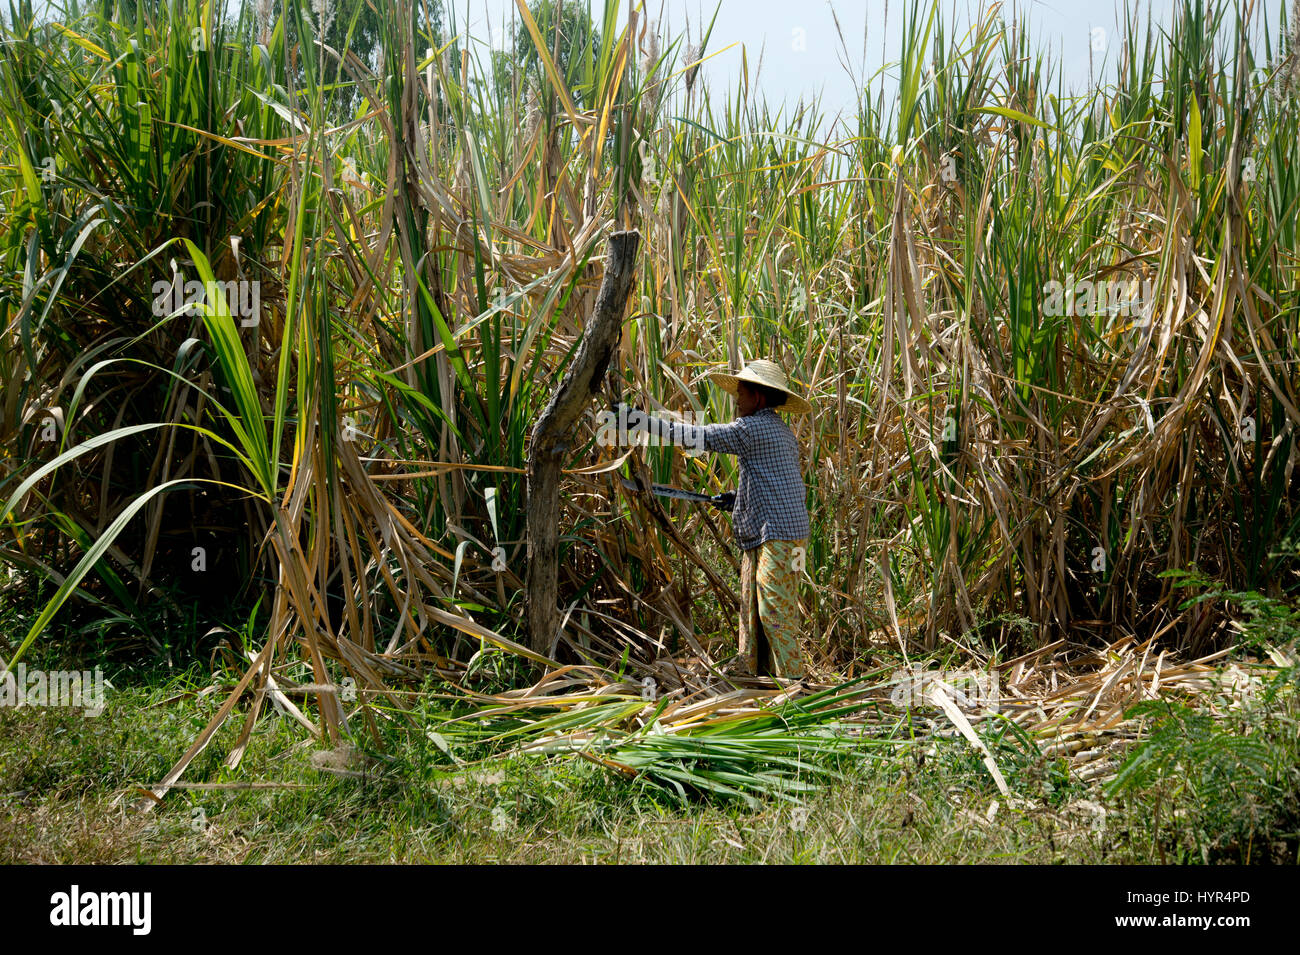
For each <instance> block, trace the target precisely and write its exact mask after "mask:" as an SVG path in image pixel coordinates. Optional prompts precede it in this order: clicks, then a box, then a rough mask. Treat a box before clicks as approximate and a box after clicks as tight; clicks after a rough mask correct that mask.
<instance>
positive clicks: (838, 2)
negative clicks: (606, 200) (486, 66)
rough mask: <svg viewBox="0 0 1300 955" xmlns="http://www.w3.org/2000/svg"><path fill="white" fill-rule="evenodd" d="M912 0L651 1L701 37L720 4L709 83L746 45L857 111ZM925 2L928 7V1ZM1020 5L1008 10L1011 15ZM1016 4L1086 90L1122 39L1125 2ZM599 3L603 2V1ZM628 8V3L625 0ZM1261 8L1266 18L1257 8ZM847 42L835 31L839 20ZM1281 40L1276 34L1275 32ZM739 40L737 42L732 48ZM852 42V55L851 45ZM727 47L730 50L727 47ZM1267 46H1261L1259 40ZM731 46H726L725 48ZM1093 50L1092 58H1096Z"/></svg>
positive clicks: (957, 2) (1039, 44)
mask: <svg viewBox="0 0 1300 955" xmlns="http://www.w3.org/2000/svg"><path fill="white" fill-rule="evenodd" d="M911 2H912V0H892V2H891V0H709V2H706V0H647V2H646V9H647V11H648V13H649V16H650V18H651V19H652V20H655V21H658V22H659V23H660V24H661V26H662V27H664V28H666V29H667V31H669V35H671V36H677V35H680V34H682V33H685V32H687V30H688V27H689V31H690V33H691V36H692V37H693V38H695V39H696V40H698V38H699V36H700V33H701V25H702V24H703V25H707V22H708V19H709V18H711V17H712V16H713V12H714V10H715V9H716V10H717V21H716V23H715V25H714V28H713V34H712V36H711V38H710V41H709V49H708V50H706V53H714V54H717V55H715V56H714V57H713V58H712V59H710V60H708V61H706V63H705V64H704V66H703V68H702V70H703V73H704V79H705V81H706V82H707V83H708V84H709V86H710V88H711V89H717V88H719V87H720V86H721V85H724V84H729V85H731V86H733V87H734V85H735V84H736V82H737V80H738V78H739V76H740V71H741V63H742V54H741V49H742V47H743V48H744V51H745V55H746V56H747V59H748V63H749V68H750V71H751V81H752V80H753V77H752V72H753V70H754V69H755V67H756V66H757V65H758V60H759V57H760V55H761V57H762V69H761V72H760V74H759V76H758V79H757V86H758V88H759V89H760V90H761V91H762V92H763V94H764V95H765V96H766V98H767V100H768V102H769V103H772V104H775V103H777V102H780V101H782V100H785V101H786V102H788V103H790V104H791V105H793V104H794V103H795V102H797V101H798V100H799V99H800V98H804V99H808V98H811V97H812V96H813V95H816V94H821V99H822V105H823V108H824V110H826V111H827V112H830V113H834V112H835V111H837V110H840V109H843V110H846V111H848V112H849V113H850V114H851V112H852V109H853V104H854V102H855V100H856V94H855V91H856V89H857V88H858V78H860V77H861V76H862V75H863V74H864V73H865V75H867V76H870V75H871V74H873V73H874V72H875V71H876V70H878V69H879V68H880V66H881V65H882V63H890V62H897V60H898V59H899V55H900V44H901V38H902V33H903V13H904V9H905V7H910V5H911ZM1254 2H1255V3H1256V6H1257V10H1258V11H1260V12H1257V13H1256V14H1255V24H1256V28H1257V30H1261V29H1262V27H1263V23H1264V21H1265V20H1267V23H1268V27H1269V30H1270V31H1271V33H1272V34H1273V36H1274V38H1276V34H1277V18H1278V11H1279V9H1280V7H1281V0H1254ZM939 3H940V10H941V11H942V12H943V13H944V14H945V20H946V21H947V22H949V23H952V22H954V21H955V22H956V23H957V24H959V25H960V29H959V30H957V31H954V33H955V34H956V35H958V36H960V35H961V34H963V33H964V32H965V25H968V24H969V23H970V22H971V20H972V19H973V18H974V17H975V16H976V15H977V14H978V12H979V9H980V7H981V4H980V3H979V0H969V2H968V0H939ZM1179 5H1180V0H1143V2H1142V3H1141V5H1140V6H1139V9H1141V10H1144V11H1145V10H1147V9H1149V11H1150V17H1151V19H1152V20H1153V21H1154V22H1155V23H1157V24H1160V25H1163V26H1166V27H1167V26H1168V25H1169V24H1170V23H1172V21H1173V14H1174V10H1175V9H1176V8H1177V7H1178V6H1179ZM448 6H449V7H451V8H453V9H454V10H455V11H456V12H455V19H456V23H457V26H458V27H460V28H463V25H464V24H465V22H466V20H467V19H468V22H469V32H470V34H471V35H472V36H473V37H474V38H476V39H478V40H481V41H484V42H486V41H488V39H489V36H490V38H491V42H492V45H493V46H495V47H497V48H501V47H502V46H503V45H504V43H505V40H504V38H505V37H506V36H507V35H508V34H507V30H508V24H509V19H510V14H511V12H512V10H513V9H514V2H513V0H448ZM922 6H923V7H924V6H926V3H925V2H923V3H922ZM1012 6H1013V4H1011V3H1008V4H1006V5H1005V6H1004V7H1003V9H1004V11H1006V12H1007V13H1008V14H1009V11H1010V10H1011V8H1012ZM1014 6H1015V7H1016V8H1017V9H1019V10H1020V11H1021V12H1022V13H1023V14H1024V15H1025V16H1026V17H1027V18H1028V22H1029V25H1030V29H1031V31H1032V33H1033V35H1034V37H1035V42H1034V43H1033V44H1032V46H1033V48H1034V49H1036V50H1040V51H1044V52H1046V53H1049V54H1050V55H1051V57H1052V58H1053V60H1055V61H1056V62H1058V63H1060V64H1062V67H1063V75H1064V79H1065V84H1066V88H1067V91H1069V90H1070V89H1074V90H1078V91H1082V90H1084V89H1086V88H1087V87H1088V86H1090V85H1092V81H1090V69H1091V70H1092V71H1093V73H1092V75H1095V76H1100V75H1101V70H1102V68H1103V64H1104V63H1106V62H1109V63H1111V64H1112V65H1113V63H1114V61H1115V60H1116V58H1117V56H1118V54H1119V50H1120V45H1121V42H1122V39H1123V32H1122V31H1121V29H1120V27H1119V26H1118V23H1119V22H1120V20H1121V18H1122V16H1123V4H1122V2H1121V3H1116V2H1115V0H1104V2H1097V0H1017V2H1016V3H1014ZM597 7H599V3H597ZM624 9H626V2H625V3H624ZM1260 13H1262V14H1263V16H1260ZM837 19H838V21H839V26H840V28H841V29H842V31H843V36H844V41H843V42H841V39H840V35H839V33H838V32H837V30H836V20H837ZM1275 43H1276V40H1275ZM733 44H735V45H734V46H733ZM846 46H847V53H846V49H845V47H846ZM726 47H730V49H725V51H724V48H726ZM1260 49H1261V50H1262V47H1260ZM719 51H724V52H719ZM1090 58H1091V62H1090Z"/></svg>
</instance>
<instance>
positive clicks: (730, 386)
mask: <svg viewBox="0 0 1300 955" xmlns="http://www.w3.org/2000/svg"><path fill="white" fill-rule="evenodd" d="M709 378H711V379H712V380H713V383H714V384H716V385H717V386H718V387H719V388H721V389H722V390H723V391H725V392H726V393H727V394H729V395H733V396H734V395H735V394H736V382H738V381H743V382H746V383H747V384H751V385H766V386H767V387H769V388H775V389H776V390H777V391H780V392H784V394H785V404H782V405H778V406H777V408H776V410H777V411H784V412H786V413H788V414H811V413H812V410H813V409H812V405H810V404H809V403H808V402H807V401H805V400H804V399H803V398H801V397H799V395H797V394H795V393H794V392H793V391H791V390H790V384H789V382H788V381H787V380H786V377H785V372H784V371H783V370H782V368H781V366H780V365H778V364H777V363H776V362H774V361H768V360H767V359H765V358H756V359H754V360H753V361H751V362H750V363H749V364H748V365H746V366H745V367H744V369H743V370H742V371H741V372H740V373H739V374H736V375H729V374H727V373H726V372H721V371H715V372H712V373H711V374H710V375H709Z"/></svg>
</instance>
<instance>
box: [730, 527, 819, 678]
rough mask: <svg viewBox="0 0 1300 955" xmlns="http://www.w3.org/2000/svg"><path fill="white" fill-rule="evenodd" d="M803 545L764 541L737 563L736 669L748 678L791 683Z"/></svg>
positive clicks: (797, 669)
mask: <svg viewBox="0 0 1300 955" xmlns="http://www.w3.org/2000/svg"><path fill="white" fill-rule="evenodd" d="M807 546H808V541H807V540H806V539H805V540H797V541H780V540H773V541H768V542H767V543H765V544H760V545H759V546H758V547H755V548H753V549H751V550H747V551H744V552H742V554H741V559H740V661H739V662H740V664H741V666H742V667H743V668H744V669H746V670H748V671H749V672H750V673H758V674H765V675H770V676H776V677H781V678H782V679H786V680H797V679H799V678H800V677H802V676H803V675H804V668H803V654H802V653H801V652H800V650H799V578H800V577H801V576H803V567H804V564H805V562H806V559H807V557H806V554H807Z"/></svg>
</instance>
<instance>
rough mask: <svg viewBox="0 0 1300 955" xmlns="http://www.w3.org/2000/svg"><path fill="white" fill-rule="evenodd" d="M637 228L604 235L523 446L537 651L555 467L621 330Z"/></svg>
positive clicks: (554, 565)
mask: <svg viewBox="0 0 1300 955" xmlns="http://www.w3.org/2000/svg"><path fill="white" fill-rule="evenodd" d="M640 242H641V234H640V233H639V232H636V231H631V232H615V233H613V234H612V235H610V237H609V257H608V259H607V260H606V262H605V277H604V278H603V279H602V281H601V283H600V292H599V293H598V294H597V296H596V307H595V309H594V310H593V312H592V314H591V318H590V320H589V321H588V322H587V325H586V327H585V328H584V329H583V330H582V341H581V342H579V344H578V350H577V352H576V354H574V356H573V361H572V362H571V363H570V365H569V368H568V370H567V371H565V373H564V378H563V379H562V380H561V381H560V386H559V387H558V388H557V389H556V390H555V394H553V395H552V396H551V400H550V401H549V402H548V403H547V405H546V408H545V409H543V411H542V414H541V417H540V418H538V420H537V425H536V427H534V428H533V434H532V440H531V441H530V442H529V445H528V474H527V479H526V487H527V494H528V513H527V515H526V520H527V527H528V551H527V553H528V568H527V577H526V580H525V590H526V596H527V613H528V639H529V643H530V644H531V645H532V648H533V649H534V650H536V651H537V652H538V653H544V654H549V653H550V652H551V647H552V644H553V642H554V641H555V639H556V638H557V636H558V633H559V629H560V611H559V607H558V606H557V599H558V589H559V588H558V576H559V575H558V558H559V554H558V547H559V536H560V534H559V530H560V529H559V523H560V473H561V469H562V468H563V467H564V462H565V460H566V458H567V456H568V454H569V452H570V451H571V450H572V439H573V434H574V429H575V428H576V426H577V424H578V419H579V418H580V417H581V416H582V412H583V410H584V409H585V408H586V406H587V402H588V401H590V400H591V398H592V397H593V396H594V395H595V394H596V393H597V390H598V389H599V388H600V383H601V379H602V378H604V377H605V371H606V369H607V368H608V367H609V362H610V359H611V358H612V357H613V355H614V351H615V349H617V348H618V343H619V338H620V337H621V336H622V333H623V313H624V311H625V310H626V308H627V297H628V293H629V292H631V290H632V284H633V280H634V278H635V273H636V253H637V247H638V246H639V245H640Z"/></svg>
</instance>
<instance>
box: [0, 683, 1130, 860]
mask: <svg viewBox="0 0 1300 955" xmlns="http://www.w3.org/2000/svg"><path fill="white" fill-rule="evenodd" d="M203 685H204V683H203V681H201V680H200V679H191V678H177V679H174V680H172V681H170V682H168V683H166V684H160V685H158V686H156V687H153V688H150V689H142V688H137V689H132V690H126V691H119V692H118V693H115V694H114V695H113V697H112V699H113V705H112V706H111V707H110V709H109V711H108V712H107V713H106V714H105V715H104V716H102V717H99V718H97V719H84V718H82V717H81V716H79V715H76V714H71V713H64V712H59V711H55V710H44V711H40V712H31V711H27V712H24V711H0V734H2V737H0V738H3V743H0V778H3V779H4V780H5V783H4V790H5V791H4V792H3V793H0V862H4V863H12V862H33V861H41V862H72V861H76V862H83V863H110V862H139V861H149V862H200V861H206V862H215V861H221V862H249V863H260V862H272V863H274V862H382V861H401V862H425V861H430V862H486V861H496V862H566V863H582V862H594V861H599V862H612V861H619V862H759V861H764V862H794V863H799V862H855V861H856V862H867V861H869V862H901V861H907V862H944V861H954V862H975V861H981V862H996V861H1036V862H1053V861H1073V862H1083V861H1098V860H1100V859H1102V858H1104V857H1105V853H1106V850H1105V849H1104V848H1103V847H1101V846H1099V845H1098V844H1097V843H1098V840H1097V839H1096V838H1095V834H1094V833H1093V832H1092V830H1091V829H1090V828H1089V827H1088V825H1087V817H1086V816H1080V815H1078V814H1077V813H1075V812H1073V811H1071V810H1069V809H1068V803H1063V801H1062V795H1061V794H1060V793H1058V792H1055V791H1053V792H1050V793H1046V796H1045V798H1044V800H1043V801H1042V802H1041V803H1040V804H1039V805H1036V806H1033V807H1029V808H1027V809H1023V810H1019V811H1008V810H1006V809H1005V808H1003V809H1002V810H1001V811H1000V812H999V813H998V815H997V816H996V817H995V818H994V820H993V821H992V822H991V823H988V824H983V823H980V824H973V823H972V817H974V816H977V817H979V818H980V819H983V818H984V816H985V813H986V812H987V810H988V807H989V803H990V801H991V800H992V799H993V798H994V797H995V796H996V792H995V791H994V792H992V793H991V792H990V791H989V789H991V787H984V786H982V785H980V784H979V783H978V782H975V783H974V784H973V783H972V780H978V775H979V774H978V773H973V772H971V767H970V764H969V760H968V759H966V758H965V754H964V752H963V751H962V748H961V746H960V745H951V746H949V745H947V744H945V745H944V746H942V747H940V748H939V749H938V750H937V751H936V752H935V754H933V755H930V756H928V757H919V758H918V760H911V761H910V762H909V763H908V764H907V765H904V766H903V767H902V768H899V767H884V766H878V767H876V768H874V769H871V770H867V771H864V772H862V773H860V774H857V775H851V776H849V777H848V778H846V779H845V780H844V782H843V783H841V784H838V785H836V786H834V787H831V788H828V789H826V790H824V791H822V792H820V793H818V794H816V795H815V796H812V797H809V798H808V799H807V800H806V802H804V803H803V804H802V806H801V807H791V806H789V805H786V804H783V803H780V802H773V803H766V804H764V805H763V806H761V807H760V808H759V809H757V810H747V809H745V808H744V806H743V804H740V803H736V804H733V805H721V806H719V805H716V804H712V803H710V802H707V801H696V802H693V803H689V804H686V805H682V804H678V803H676V802H674V801H671V800H665V799H664V798H663V794H662V792H661V791H659V790H657V789H655V788H652V787H646V786H641V785H638V784H636V783H623V782H619V783H614V784H611V780H610V777H609V774H608V772H607V771H605V770H604V769H603V768H600V767H596V766H593V765H591V764H590V763H586V762H583V761H582V760H578V759H569V760H564V761H554V760H549V761H538V760H521V759H505V760H500V761H495V762H492V763H489V764H487V765H484V766H482V767H481V768H480V769H479V770H478V771H477V773H476V776H475V777H474V778H471V779H468V780H463V781H462V782H461V784H459V785H458V784H455V783H453V782H450V781H448V780H446V779H444V778H440V777H439V776H437V775H434V774H433V773H431V772H430V770H429V767H428V765H427V763H425V762H424V761H425V759H426V757H427V752H426V751H424V750H423V749H422V748H421V747H419V746H417V745H415V744H414V743H408V745H407V746H406V747H404V748H399V749H395V750H391V751H389V752H387V753H385V756H386V759H384V760H375V761H374V762H372V763H370V764H369V765H368V766H367V768H366V769H365V770H364V771H363V770H362V769H361V765H362V764H361V763H360V762H354V763H353V764H352V765H351V768H350V769H349V770H348V771H351V772H356V773H357V774H358V775H357V776H351V777H343V778H339V777H337V776H335V775H334V774H333V773H331V772H329V771H327V770H322V769H320V768H317V767H316V766H315V765H314V764H313V758H312V755H313V754H312V751H311V750H310V749H308V748H307V747H304V746H302V745H300V744H297V741H296V736H297V734H296V733H295V732H294V730H293V727H292V726H291V725H289V724H288V723H287V722H286V721H282V720H278V719H268V720H266V721H263V723H262V724H261V726H259V729H258V733H259V735H260V737H261V738H260V739H259V740H258V744H259V745H257V746H256V747H254V748H253V749H252V751H251V752H250V756H249V761H248V762H247V763H246V764H245V765H244V767H242V769H241V772H240V773H239V774H238V775H239V778H240V779H241V780H254V781H271V780H274V781H277V782H283V783H292V784H296V785H299V786H303V787H304V788H302V789H285V790H274V789H272V790H260V791H228V792H212V791H207V792H203V791H192V790H191V791H185V792H178V793H175V794H173V796H172V797H170V798H169V801H168V803H167V805H165V806H164V807H162V808H160V809H158V810H157V811H155V812H154V813H151V814H148V815H145V814H138V813H134V812H129V811H123V810H122V809H121V808H120V807H116V806H114V805H112V798H113V796H114V795H116V794H117V793H118V792H121V791H122V790H123V789H124V788H125V787H126V786H127V785H128V784H129V783H130V782H132V781H152V780H153V779H154V778H155V777H157V776H158V775H159V774H161V773H163V772H165V771H166V769H167V768H168V766H169V765H170V760H171V759H172V758H173V757H174V755H175V752H176V750H177V748H179V747H183V746H184V745H185V744H186V743H188V740H189V737H190V735H191V734H192V733H193V731H194V724H195V723H196V722H197V720H199V719H201V718H202V716H203V714H204V713H205V707H204V706H203V705H195V704H194V703H192V702H191V703H187V704H184V705H175V704H173V705H170V706H163V707H157V706H156V704H157V703H159V702H160V701H161V700H164V699H166V698H168V697H169V696H171V695H174V694H175V693H177V692H183V691H186V690H188V691H194V690H197V689H201V688H202V686H203ZM215 702H216V701H215V699H214V698H213V697H208V703H207V705H206V706H207V707H208V708H210V707H211V706H213V705H215ZM317 761H318V762H319V761H320V760H319V757H317ZM341 768H342V767H341ZM196 776H202V777H203V778H205V779H210V780H212V781H219V780H220V779H222V778H223V774H222V773H221V772H220V771H219V770H218V767H217V760H216V759H215V758H213V759H212V760H211V765H207V766H203V767H200V771H199V772H198V773H196ZM799 808H802V809H803V810H804V811H805V812H806V817H805V818H801V817H800V814H799V812H798V809H799ZM200 810H201V813H202V815H201V816H200V815H197V812H198V811H200ZM196 819H200V820H202V822H203V823H204V825H203V826H202V827H201V829H200V828H196V822H195V820H196ZM498 820H500V821H498Z"/></svg>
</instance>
